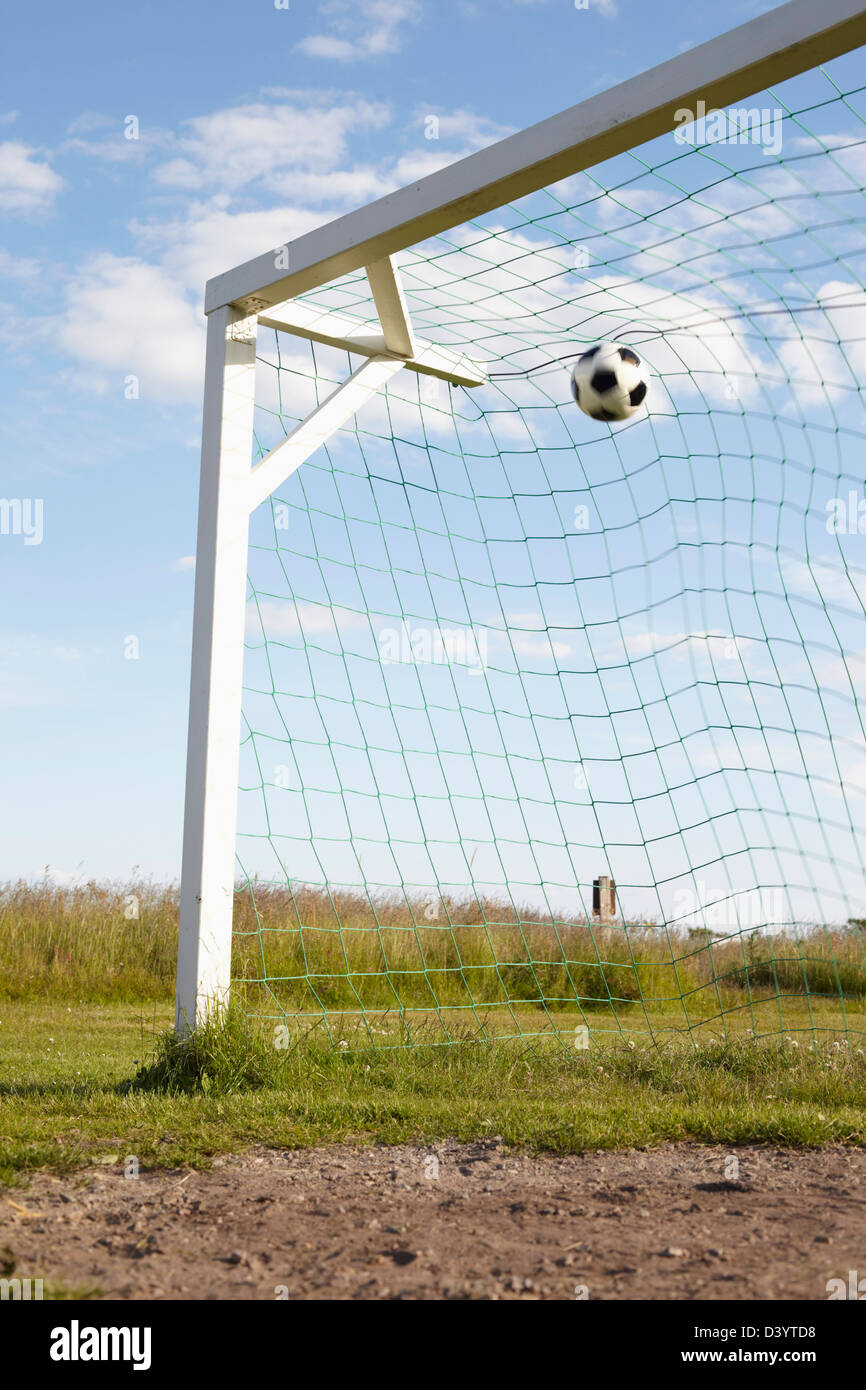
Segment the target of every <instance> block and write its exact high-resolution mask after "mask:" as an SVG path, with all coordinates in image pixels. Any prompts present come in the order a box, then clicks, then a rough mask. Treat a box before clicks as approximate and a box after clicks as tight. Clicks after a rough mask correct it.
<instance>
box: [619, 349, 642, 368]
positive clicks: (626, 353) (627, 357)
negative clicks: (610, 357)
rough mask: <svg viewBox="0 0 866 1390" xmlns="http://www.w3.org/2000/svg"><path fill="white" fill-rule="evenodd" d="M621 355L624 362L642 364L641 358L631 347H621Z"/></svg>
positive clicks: (634, 365) (633, 364) (635, 365)
mask: <svg viewBox="0 0 866 1390" xmlns="http://www.w3.org/2000/svg"><path fill="white" fill-rule="evenodd" d="M619 355H620V357H621V358H622V360H623V362H631V364H632V366H633V367H639V366H640V358H639V357H638V355H637V353H636V352H632V350H631V348H620V350H619Z"/></svg>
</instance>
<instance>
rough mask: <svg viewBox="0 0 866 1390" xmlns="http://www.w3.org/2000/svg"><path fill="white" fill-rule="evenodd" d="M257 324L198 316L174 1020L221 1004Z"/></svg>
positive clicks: (182, 1027) (234, 314)
mask: <svg viewBox="0 0 866 1390" xmlns="http://www.w3.org/2000/svg"><path fill="white" fill-rule="evenodd" d="M255 360H256V320H255V317H252V318H250V319H246V318H244V316H243V314H242V313H241V311H240V310H237V309H234V308H232V307H231V306H226V307H223V308H221V309H217V310H215V311H214V312H213V313H212V314H210V315H209V317H208V325H207V356H206V362H205V386H204V419H203V425H202V452H201V484H200V487H201V491H200V494H199V509H198V543H197V547H196V574H195V608H194V616H193V642H192V669H191V674H190V694H189V736H188V744H187V769H186V810H185V816H184V836H183V868H182V878H181V898H180V934H179V939H178V956H177V1003H176V1013H175V1027H176V1029H177V1031H178V1032H180V1033H184V1032H186V1031H188V1030H189V1029H191V1028H195V1027H198V1026H199V1024H201V1023H203V1022H204V1021H205V1019H206V1018H207V1017H208V1015H209V1014H210V1013H211V1012H212V1011H213V1010H214V1009H215V1008H218V1007H219V1006H220V1005H221V1004H223V1003H225V1002H226V1001H227V999H228V993H229V984H230V980H231V945H232V908H233V905H234V878H235V835H236V829H237V791H238V770H239V764H240V723H241V697H242V688H243V663H244V609H245V600H246V582H247V545H248V537H249V501H248V490H249V484H250V469H251V465H252V441H253V403H254V396H255Z"/></svg>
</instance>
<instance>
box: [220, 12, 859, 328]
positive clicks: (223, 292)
mask: <svg viewBox="0 0 866 1390" xmlns="http://www.w3.org/2000/svg"><path fill="white" fill-rule="evenodd" d="M863 43H866V7H864V5H863V4H862V0H821V3H820V4H817V5H816V4H815V2H814V0H790V3H789V4H787V5H781V6H779V7H778V8H777V9H774V10H770V11H768V13H767V14H764V15H761V16H760V17H759V18H757V19H753V20H750V21H749V22H748V23H746V24H741V25H738V27H737V28H736V29H731V30H729V31H728V32H727V33H725V34H721V35H720V36H719V37H718V38H715V39H710V40H709V42H708V43H704V44H701V45H700V46H699V47H698V48H693V49H689V50H688V52H686V53H682V54H680V55H679V56H678V57H676V58H671V59H669V60H668V61H667V62H664V63H661V64H659V66H658V67H654V68H651V69H649V70H648V71H647V72H644V73H641V74H640V75H639V76H637V77H634V78H630V79H629V80H628V81H627V82H622V83H620V84H619V85H617V86H616V87H611V88H610V89H609V90H608V91H606V92H602V93H599V94H598V95H596V96H592V97H589V98H588V99H587V100H586V101H582V102H579V103H578V105H576V106H571V107H569V108H568V110H566V111H561V112H560V113H559V114H558V115H556V116H551V117H549V118H548V119H547V120H544V121H540V122H539V123H538V124H537V125H533V126H529V127H528V128H527V129H526V130H523V131H520V132H519V133H518V134H516V135H510V136H508V137H506V139H504V140H500V141H498V142H497V143H496V144H494V145H489V146H487V148H486V149H483V150H479V151H478V152H477V153H476V154H472V155H468V156H467V157H466V158H465V159H461V160H458V161H457V162H456V163H455V164H451V165H449V166H448V167H447V168H445V169H439V170H437V171H436V172H435V173H433V174H429V175H427V176H426V177H425V178H423V179H419V180H418V181H417V182H415V183H412V184H410V185H408V186H407V187H405V188H401V189H399V190H398V191H397V192H394V193H389V194H387V195H386V196H385V197H384V198H379V199H377V200H376V202H373V203H370V204H368V205H367V206H366V207H363V208H359V209H357V210H356V211H354V212H351V213H348V214H347V215H346V216H345V217H340V218H337V219H335V220H334V221H333V222H328V223H326V224H325V225H324V226H322V227H317V228H316V229H315V230H313V231H311V232H307V233H306V234H305V235H304V236H302V237H298V238H297V239H296V240H294V241H292V242H289V243H288V244H287V245H286V246H284V247H280V248H279V249H278V251H277V252H276V253H275V252H274V251H268V252H265V253H264V254H263V255H261V256H257V257H256V258H255V259H254V260H251V261H246V262H245V263H244V264H243V265H239V266H236V267H235V268H234V269H232V270H229V271H227V272H225V273H224V274H222V275H217V276H215V277H214V278H213V279H212V280H210V281H209V282H208V285H207V289H206V292H205V312H206V313H211V312H212V311H213V310H214V309H217V308H219V307H220V306H221V305H224V304H234V305H237V307H238V308H240V309H243V310H245V311H246V312H247V313H258V312H260V311H261V310H263V309H266V308H270V307H271V306H272V305H275V304H278V303H280V302H281V301H283V300H287V299H293V298H295V296H297V295H299V294H303V293H304V292H305V291H307V290H311V289H315V288H316V287H318V286H320V285H323V284H328V283H329V282H330V281H332V280H336V279H337V278H338V277H339V276H341V275H346V274H348V273H350V272H351V271H354V270H359V269H361V268H362V267H364V266H369V265H370V264H371V263H374V262H377V261H381V260H382V259H383V258H384V257H385V256H391V255H394V254H395V253H396V252H398V251H402V250H404V249H405V248H406V247H407V246H414V245H415V244H417V243H418V242H420V241H424V240H425V239H426V238H428V237H431V236H436V235H438V234H439V233H440V232H444V231H448V230H449V229H451V228H452V227H456V226H459V225H460V224H461V223H463V222H466V221H468V220H469V219H470V218H472V217H478V216H480V215H481V214H483V213H486V212H491V211H493V210H494V209H495V208H498V207H502V205H503V204H505V203H509V202H513V201H514V200H515V199H516V198H520V197H522V196H523V195H524V194H527V193H534V192H536V191H537V190H538V189H539V188H544V187H547V186H548V185H550V184H552V183H556V182H558V181H559V180H560V179H565V178H570V177H571V176H572V175H574V174H577V173H579V172H580V171H581V170H583V169H588V168H590V167H591V166H592V165H595V164H599V163H600V162H601V161H602V160H605V159H611V158H613V157H614V156H615V155H618V154H623V153H624V152H625V151H627V150H630V149H634V148H635V146H636V145H641V144H644V143H645V142H646V141H647V140H652V139H654V138H655V137H656V136H658V135H665V134H667V133H668V132H669V131H670V130H672V129H673V128H674V126H675V125H676V117H677V113H678V111H680V110H681V109H684V108H689V109H694V107H695V105H696V103H697V101H698V100H703V101H704V102H706V104H707V106H708V107H709V106H713V105H715V106H724V105H729V104H730V103H732V102H735V101H739V100H740V99H741V98H743V97H746V96H751V95H752V94H753V93H755V92H759V91H763V90H764V89H765V88H766V87H767V86H769V85H771V84H773V83H777V82H783V81H785V79H786V78H789V77H795V76H797V75H798V74H799V73H801V72H805V71H807V70H808V69H809V68H814V67H817V66H818V65H819V64H820V63H824V62H828V61H829V60H830V59H831V58H836V57H839V56H840V55H841V54H843V53H847V52H850V50H851V49H853V48H857V47H859V46H860V45H861V44H863ZM283 264H287V267H288V268H287V271H286V273H285V274H283V275H276V274H275V273H274V272H275V266H276V265H283Z"/></svg>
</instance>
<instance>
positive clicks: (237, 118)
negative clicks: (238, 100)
mask: <svg viewBox="0 0 866 1390" xmlns="http://www.w3.org/2000/svg"><path fill="white" fill-rule="evenodd" d="M390 119H391V114H390V110H389V108H388V106H387V105H386V104H385V103H384V102H377V101H366V100H364V99H363V98H360V97H358V98H354V99H351V100H348V101H345V102H342V103H337V102H332V103H330V104H329V102H328V100H327V99H326V98H325V99H323V98H322V97H321V96H318V97H315V96H310V97H308V98H307V97H305V95H304V94H303V93H299V94H297V96H296V98H295V100H293V101H292V102H282V103H280V104H278V105H274V104H271V103H267V102H256V103H253V104H250V105H247V106H238V107H227V108H224V109H222V110H219V111H214V112H211V113H210V114H209V115H206V116H196V117H194V118H193V119H191V120H189V121H186V122H184V124H183V126H182V128H181V131H180V134H179V135H178V137H177V139H176V140H175V141H174V142H173V148H174V150H175V151H176V153H175V155H174V158H172V159H170V160H168V161H167V162H166V163H165V164H162V165H160V166H159V167H158V168H157V170H156V175H155V176H156V179H157V181H158V182H159V183H161V184H163V185H167V186H169V187H172V188H178V189H181V190H185V191H190V192H191V191H196V190H199V189H203V188H209V187H214V188H223V189H227V190H235V189H239V188H243V187H246V186H247V185H249V184H251V183H261V185H262V186H263V187H265V188H269V189H273V187H274V179H275V177H276V176H278V175H280V174H281V173H284V171H286V170H287V169H291V170H294V171H297V170H305V171H307V174H308V176H310V177H313V178H318V181H319V182H318V189H319V191H320V192H322V191H325V190H326V185H325V184H324V182H323V176H326V175H328V174H330V173H332V172H333V171H334V170H337V169H338V166H339V164H340V162H341V161H342V160H345V159H346V157H347V154H348V143H349V137H350V136H351V135H359V134H362V133H365V132H367V131H370V130H381V129H382V128H383V127H384V126H386V125H387V124H388V122H389V120H390ZM349 172H350V174H354V171H349ZM344 177H345V175H344ZM292 186H294V176H293V185H292ZM304 196H305V194H304V193H298V192H297V191H295V193H294V197H304Z"/></svg>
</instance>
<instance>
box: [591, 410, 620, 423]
mask: <svg viewBox="0 0 866 1390" xmlns="http://www.w3.org/2000/svg"><path fill="white" fill-rule="evenodd" d="M589 413H590V415H591V416H592V418H593V420H608V421H610V420H616V419H617V418H618V417H617V416H616V415H614V413H613V411H612V410H591V411H590V412H589Z"/></svg>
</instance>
